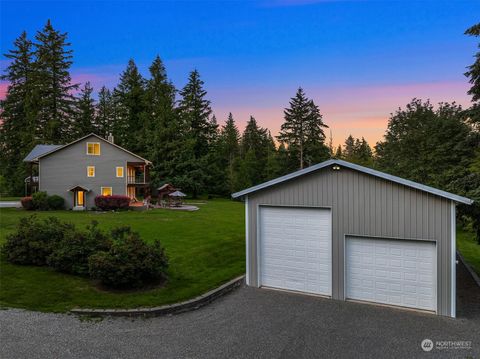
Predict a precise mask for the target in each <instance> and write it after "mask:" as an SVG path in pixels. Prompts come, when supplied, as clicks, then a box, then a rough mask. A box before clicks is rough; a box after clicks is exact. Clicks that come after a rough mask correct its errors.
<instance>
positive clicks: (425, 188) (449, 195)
mask: <svg viewBox="0 0 480 359" xmlns="http://www.w3.org/2000/svg"><path fill="white" fill-rule="evenodd" d="M335 164H336V165H339V166H343V167H346V168H350V169H353V170H356V171H359V172H363V173H367V174H369V175H372V176H376V177H379V178H383V179H385V180H388V181H392V182H395V183H398V184H401V185H404V186H407V187H411V188H415V189H418V190H420V191H424V192H428V193H431V194H434V195H436V196H440V197H444V198H447V199H450V200H452V201H455V202H458V203H464V204H472V203H473V200H471V199H469V198H466V197H462V196H458V195H456V194H453V193H450V192H446V191H442V190H439V189H437V188H433V187H430V186H426V185H423V184H420V183H417V182H413V181H409V180H406V179H403V178H400V177H397V176H393V175H390V174H388V173H384V172H380V171H376V170H374V169H371V168H367V167H363V166H360V165H357V164H354V163H350V162H346V161H342V160H336V159H331V160H328V161H325V162H321V163H319V164H316V165H314V166H310V167H307V168H304V169H302V170H299V171H296V172H293V173H290V174H288V175H285V176H282V177H278V178H275V179H273V180H271V181H268V182H264V183H261V184H259V185H256V186H253V187H250V188H247V189H244V190H243V191H240V192H236V193H233V194H232V197H233V198H240V197H243V196H245V195H248V194H251V193H254V192H257V191H260V190H262V189H265V188H268V187H272V186H275V185H277V184H280V183H283V182H286V181H290V180H292V179H294V178H297V177H301V176H304V175H306V174H308V173H312V172H315V171H318V170H320V169H322V168H325V167H328V166H332V165H335Z"/></svg>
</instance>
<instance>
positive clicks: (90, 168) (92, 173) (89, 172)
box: [87, 166, 95, 177]
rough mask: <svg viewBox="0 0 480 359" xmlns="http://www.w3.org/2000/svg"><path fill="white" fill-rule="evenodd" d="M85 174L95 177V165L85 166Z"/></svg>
mask: <svg viewBox="0 0 480 359" xmlns="http://www.w3.org/2000/svg"><path fill="white" fill-rule="evenodd" d="M87 176H88V177H95V166H87Z"/></svg>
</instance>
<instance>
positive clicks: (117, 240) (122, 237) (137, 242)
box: [89, 227, 168, 288]
mask: <svg viewBox="0 0 480 359" xmlns="http://www.w3.org/2000/svg"><path fill="white" fill-rule="evenodd" d="M167 267H168V260H167V257H166V255H165V252H164V249H163V248H162V246H161V244H160V242H159V241H158V240H156V241H154V242H153V243H152V244H147V243H145V242H144V241H142V240H141V238H140V236H139V234H138V233H136V232H132V230H131V229H130V227H120V228H116V229H114V230H112V242H111V246H110V248H109V250H108V251H100V252H97V253H95V254H93V255H91V256H90V258H89V270H90V276H91V277H92V278H94V279H98V280H100V281H101V283H102V284H104V285H106V286H109V287H113V288H135V287H142V286H144V285H145V284H148V283H152V282H155V281H158V280H160V279H161V278H162V277H163V275H164V274H165V272H166V269H167Z"/></svg>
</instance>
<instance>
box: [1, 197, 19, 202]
mask: <svg viewBox="0 0 480 359" xmlns="http://www.w3.org/2000/svg"><path fill="white" fill-rule="evenodd" d="M21 199H22V197H0V202H3V201H20V200H21Z"/></svg>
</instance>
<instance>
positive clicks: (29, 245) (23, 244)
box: [2, 215, 168, 288]
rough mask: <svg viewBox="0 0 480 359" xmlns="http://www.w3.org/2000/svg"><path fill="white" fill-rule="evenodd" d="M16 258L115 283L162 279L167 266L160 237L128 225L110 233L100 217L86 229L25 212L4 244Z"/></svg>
mask: <svg viewBox="0 0 480 359" xmlns="http://www.w3.org/2000/svg"><path fill="white" fill-rule="evenodd" d="M2 252H3V253H5V256H6V259H7V260H8V261H9V262H11V263H15V264H29V265H39V266H41V265H48V266H50V267H52V268H54V269H55V270H57V271H60V272H66V273H71V274H78V275H90V277H92V278H94V279H99V280H100V281H101V283H102V284H104V285H106V286H110V287H115V288H135V287H142V286H143V285H145V284H148V283H152V282H156V281H159V280H160V279H161V278H162V277H163V275H164V273H165V271H166V269H167V266H168V261H167V257H166V255H165V253H164V250H163V248H162V246H161V245H160V242H159V241H158V240H157V241H155V242H154V243H153V244H147V243H145V242H143V241H142V240H141V238H140V236H139V234H138V233H136V232H132V230H131V229H130V227H119V228H116V229H113V230H112V231H111V233H110V235H108V234H107V233H106V232H103V231H101V230H100V229H99V228H98V226H97V222H95V221H92V224H91V225H90V226H88V227H87V229H86V230H83V231H82V230H78V229H76V228H75V226H74V225H73V224H71V223H67V222H62V221H60V220H59V219H57V218H56V217H49V218H46V219H44V220H40V219H38V217H37V216H35V215H33V216H30V217H24V218H21V219H20V221H19V223H18V225H17V228H16V230H15V232H14V233H11V234H9V235H8V236H7V238H6V243H5V245H4V247H3V249H2Z"/></svg>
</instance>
